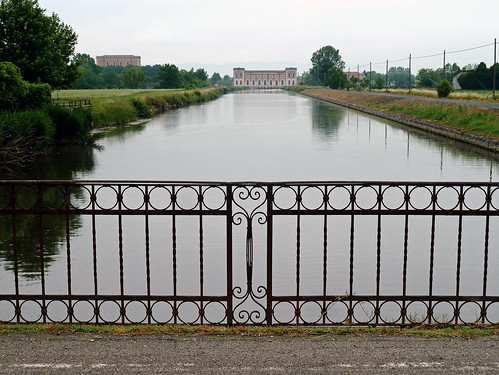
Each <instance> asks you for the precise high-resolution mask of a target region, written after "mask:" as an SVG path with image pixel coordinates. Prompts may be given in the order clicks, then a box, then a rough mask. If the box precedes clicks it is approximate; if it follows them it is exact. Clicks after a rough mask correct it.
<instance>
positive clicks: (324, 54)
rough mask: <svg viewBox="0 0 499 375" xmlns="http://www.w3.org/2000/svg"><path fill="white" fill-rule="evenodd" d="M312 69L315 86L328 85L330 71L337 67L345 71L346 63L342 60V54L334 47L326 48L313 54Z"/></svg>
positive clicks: (311, 73)
mask: <svg viewBox="0 0 499 375" xmlns="http://www.w3.org/2000/svg"><path fill="white" fill-rule="evenodd" d="M310 60H311V61H312V69H310V75H311V76H312V77H313V78H314V80H315V84H323V85H326V86H327V85H328V84H329V83H328V82H327V79H328V76H327V75H328V70H329V69H331V68H332V67H337V68H339V69H340V70H342V71H343V69H344V68H345V63H344V62H343V60H342V59H341V56H340V52H339V50H337V49H336V48H334V47H332V46H325V47H322V48H320V49H319V50H317V51H315V52H314V53H313V54H312V58H311V59H310Z"/></svg>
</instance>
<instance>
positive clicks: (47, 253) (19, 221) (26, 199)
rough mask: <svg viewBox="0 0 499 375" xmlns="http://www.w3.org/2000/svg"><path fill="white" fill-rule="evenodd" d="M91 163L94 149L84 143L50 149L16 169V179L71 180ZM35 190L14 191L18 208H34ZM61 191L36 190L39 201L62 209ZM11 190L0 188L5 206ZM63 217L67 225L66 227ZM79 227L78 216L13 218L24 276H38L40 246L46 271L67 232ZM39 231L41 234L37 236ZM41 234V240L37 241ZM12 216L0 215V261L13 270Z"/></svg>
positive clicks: (74, 195) (74, 194) (35, 201)
mask: <svg viewBox="0 0 499 375" xmlns="http://www.w3.org/2000/svg"><path fill="white" fill-rule="evenodd" d="M94 166H95V162H94V149H93V148H92V147H85V146H68V147H59V148H56V149H54V150H53V151H52V152H51V153H50V154H48V155H46V156H45V157H43V158H41V159H39V160H38V161H36V162H35V163H34V164H33V165H32V166H31V167H30V168H29V169H27V170H24V171H20V172H18V174H17V175H16V176H9V177H12V178H16V179H40V180H73V179H75V177H76V174H77V173H82V174H86V173H90V172H91V171H92V169H93V168H94ZM38 194H39V192H38V191H34V190H32V189H28V188H20V189H18V190H17V191H16V193H15V197H16V206H17V207H22V208H26V209H27V208H36V207H37V196H38ZM63 194H64V192H62V191H60V190H58V189H55V188H47V189H45V190H43V192H41V193H40V195H41V196H42V197H43V204H44V206H45V207H50V208H64V204H65V201H64V195H63ZM79 194H80V192H79V190H78V189H73V190H72V191H71V196H72V197H74V198H76V199H77V197H78V195H79ZM10 195H11V191H10V190H9V189H8V188H7V187H4V188H3V189H1V190H0V202H2V204H3V205H4V206H7V204H8V202H10ZM66 220H67V223H68V228H66ZM80 228H81V218H80V217H79V216H75V215H71V216H69V217H68V218H66V216H64V215H46V216H44V217H43V220H41V219H40V216H39V215H22V216H17V217H16V218H15V229H16V236H15V241H16V245H17V252H18V253H17V257H18V268H19V272H20V274H21V275H24V276H25V277H26V278H30V279H37V278H40V275H41V269H40V264H41V262H40V260H41V259H40V258H41V249H43V262H44V266H45V267H44V268H45V270H44V271H46V270H47V269H48V268H49V267H50V265H51V264H52V263H53V262H54V261H56V260H57V258H58V257H59V253H60V252H61V251H62V249H64V247H65V245H66V240H67V237H68V235H69V236H70V237H71V236H73V235H75V234H76V233H77V232H78V230H79V229H80ZM40 230H42V232H43V236H40ZM41 237H43V240H41ZM12 239H13V218H12V216H11V215H1V216H0V263H1V264H2V265H3V267H4V268H5V269H7V270H13V269H14V248H13V243H12Z"/></svg>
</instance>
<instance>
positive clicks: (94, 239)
mask: <svg viewBox="0 0 499 375" xmlns="http://www.w3.org/2000/svg"><path fill="white" fill-rule="evenodd" d="M91 190H92V194H91V196H90V200H91V202H92V258H93V271H94V275H93V276H94V295H95V306H94V314H95V323H99V315H100V308H99V300H98V298H97V296H98V291H99V289H98V284H97V283H98V281H97V227H96V223H95V204H96V203H95V202H96V200H97V196H96V193H95V185H93V184H92V189H91Z"/></svg>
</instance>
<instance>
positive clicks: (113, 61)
mask: <svg viewBox="0 0 499 375" xmlns="http://www.w3.org/2000/svg"><path fill="white" fill-rule="evenodd" d="M96 60H97V65H98V66H123V67H125V66H128V65H133V66H140V56H134V55H103V56H97V58H96Z"/></svg>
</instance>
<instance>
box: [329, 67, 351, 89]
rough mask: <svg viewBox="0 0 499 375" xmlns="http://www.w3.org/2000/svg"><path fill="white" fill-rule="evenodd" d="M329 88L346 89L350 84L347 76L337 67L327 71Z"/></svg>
mask: <svg viewBox="0 0 499 375" xmlns="http://www.w3.org/2000/svg"><path fill="white" fill-rule="evenodd" d="M327 74H328V81H329V87H331V88H332V89H344V88H345V87H346V86H347V84H348V79H347V75H346V74H345V73H343V70H342V69H340V68H339V67H337V66H333V67H332V68H329V70H328V71H327Z"/></svg>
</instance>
